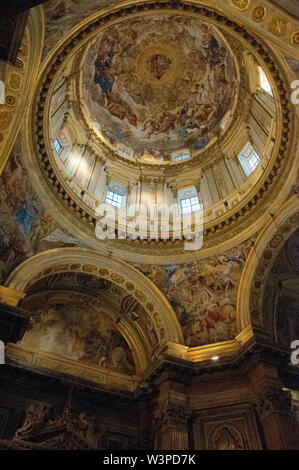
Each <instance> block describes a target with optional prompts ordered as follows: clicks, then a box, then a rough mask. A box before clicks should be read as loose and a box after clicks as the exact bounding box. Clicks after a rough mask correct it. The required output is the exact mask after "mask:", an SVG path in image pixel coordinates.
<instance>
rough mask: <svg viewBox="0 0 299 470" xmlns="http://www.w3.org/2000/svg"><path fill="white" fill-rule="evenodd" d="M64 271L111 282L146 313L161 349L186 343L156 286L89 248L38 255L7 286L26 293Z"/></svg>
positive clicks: (177, 322)
mask: <svg viewBox="0 0 299 470" xmlns="http://www.w3.org/2000/svg"><path fill="white" fill-rule="evenodd" d="M61 272H82V273H85V274H91V275H93V276H96V277H100V278H104V279H108V280H110V281H112V282H113V283H115V284H117V285H118V286H120V287H122V288H123V289H124V290H125V291H127V292H128V293H129V294H130V295H131V296H132V297H134V298H135V299H136V300H137V301H138V302H139V303H140V304H141V305H142V306H143V307H144V309H145V310H146V311H147V313H148V314H149V316H150V318H151V319H152V321H153V324H154V326H155V329H156V332H157V335H158V338H159V344H160V346H162V345H165V343H166V342H168V341H171V342H174V343H180V344H184V338H183V333H182V330H181V327H180V324H179V321H178V318H177V316H176V314H175V312H174V310H173V308H172V307H171V305H170V303H169V302H168V300H167V299H166V297H165V296H164V295H163V294H162V292H161V291H160V290H159V289H158V288H157V287H156V286H155V284H153V282H152V281H150V280H149V279H148V278H147V277H146V276H144V275H143V274H142V273H140V272H139V271H138V270H137V269H135V268H133V267H132V266H130V265H128V264H127V263H125V262H123V261H119V260H116V259H113V258H111V257H110V256H107V255H104V254H100V253H98V252H96V251H93V250H90V249H86V248H78V247H76V248H58V249H53V250H48V251H45V252H42V253H39V254H37V255H35V256H33V257H32V258H29V259H28V260H26V261H24V262H23V263H21V264H20V265H19V266H17V267H16V268H15V269H14V271H13V272H12V273H11V274H10V276H9V278H8V279H7V281H6V283H5V285H6V286H7V287H10V288H12V289H16V290H18V291H21V292H25V291H26V289H28V287H30V285H32V284H33V283H34V282H36V281H38V280H39V279H42V278H44V277H46V276H49V275H51V274H56V273H61Z"/></svg>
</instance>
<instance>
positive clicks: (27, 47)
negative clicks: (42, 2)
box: [0, 6, 44, 175]
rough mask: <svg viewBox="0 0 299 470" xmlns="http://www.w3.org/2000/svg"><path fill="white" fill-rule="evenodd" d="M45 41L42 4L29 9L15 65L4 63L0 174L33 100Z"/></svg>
mask: <svg viewBox="0 0 299 470" xmlns="http://www.w3.org/2000/svg"><path fill="white" fill-rule="evenodd" d="M43 43H44V15H43V9H42V7H41V6H38V7H36V8H33V9H32V10H31V11H30V15H29V19H28V25H27V27H26V31H25V36H24V38H23V42H22V46H21V51H20V53H19V56H18V60H17V63H16V66H15V67H14V66H12V65H5V69H4V74H5V86H6V101H5V105H4V107H2V106H1V108H2V109H1V112H0V121H1V122H0V175H1V173H2V171H3V169H4V167H5V164H6V162H7V159H8V157H9V155H10V153H11V150H12V148H13V146H14V144H15V141H16V138H17V136H18V133H19V131H20V128H21V125H22V122H23V120H22V118H21V116H23V115H24V110H25V109H26V105H27V104H28V103H29V102H30V101H31V93H32V91H33V90H34V86H33V84H34V83H35V80H36V77H37V75H38V71H39V67H40V62H41V55H42V48H43Z"/></svg>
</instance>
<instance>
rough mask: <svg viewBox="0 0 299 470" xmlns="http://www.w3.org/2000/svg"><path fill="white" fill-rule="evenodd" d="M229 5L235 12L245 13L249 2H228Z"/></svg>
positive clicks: (238, 0)
mask: <svg viewBox="0 0 299 470" xmlns="http://www.w3.org/2000/svg"><path fill="white" fill-rule="evenodd" d="M230 4H231V5H232V6H233V7H234V8H236V9H237V10H240V11H245V10H248V8H249V6H250V0H230Z"/></svg>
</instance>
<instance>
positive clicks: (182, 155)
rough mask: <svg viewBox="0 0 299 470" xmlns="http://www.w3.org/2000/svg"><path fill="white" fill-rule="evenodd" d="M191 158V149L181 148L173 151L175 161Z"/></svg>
mask: <svg viewBox="0 0 299 470" xmlns="http://www.w3.org/2000/svg"><path fill="white" fill-rule="evenodd" d="M187 158H190V151H189V150H186V149H185V150H179V151H177V152H173V153H172V160H173V161H174V162H180V161H181V160H186V159H187Z"/></svg>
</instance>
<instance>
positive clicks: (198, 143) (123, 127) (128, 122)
mask: <svg viewBox="0 0 299 470" xmlns="http://www.w3.org/2000/svg"><path fill="white" fill-rule="evenodd" d="M235 80H236V72H235V67H234V61H233V58H232V56H231V54H230V52H229V51H228V49H227V47H226V45H225V43H224V40H223V39H222V37H221V36H220V34H219V33H218V32H217V30H216V29H215V28H214V27H213V26H212V25H209V24H207V23H206V22H203V21H200V20H197V19H194V18H189V17H186V16H170V15H154V16H150V17H147V18H145V17H141V18H137V19H130V20H126V21H123V22H121V23H119V24H117V25H113V26H110V27H109V28H107V29H105V30H104V31H103V32H102V33H101V34H100V35H99V36H98V37H97V39H96V41H95V44H93V45H92V46H91V47H90V50H89V51H88V53H87V55H86V58H85V61H84V64H83V97H84V100H85V103H86V105H87V108H88V109H89V113H90V119H91V121H92V122H96V123H98V124H99V126H97V127H98V128H100V130H101V134H102V136H103V137H104V138H105V139H107V140H108V141H109V142H110V143H112V144H114V143H115V142H120V143H122V144H124V145H126V146H128V147H129V148H131V149H132V150H133V151H134V152H135V154H136V156H139V157H141V156H142V155H143V154H145V153H150V154H151V155H153V156H154V158H157V159H163V158H165V159H168V158H169V154H170V153H171V152H173V151H175V150H177V149H178V148H182V147H187V148H194V149H197V148H201V147H203V146H204V145H206V144H207V143H208V142H209V140H210V139H211V138H212V137H213V136H215V131H216V130H218V129H217V127H218V126H219V124H220V121H221V119H222V118H223V116H224V114H225V112H226V111H227V110H228V108H229V107H230V106H231V104H232V101H233V97H234V89H235Z"/></svg>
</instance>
